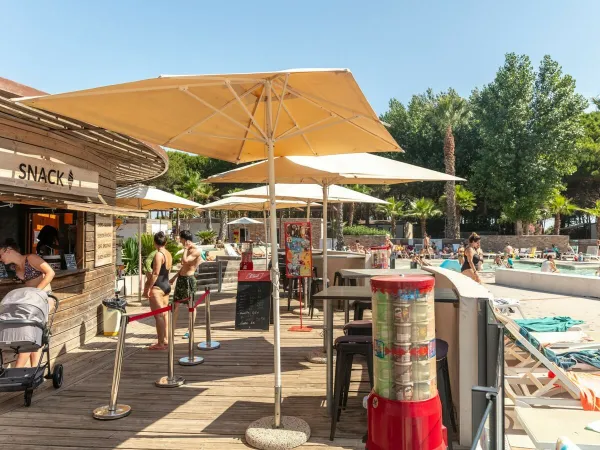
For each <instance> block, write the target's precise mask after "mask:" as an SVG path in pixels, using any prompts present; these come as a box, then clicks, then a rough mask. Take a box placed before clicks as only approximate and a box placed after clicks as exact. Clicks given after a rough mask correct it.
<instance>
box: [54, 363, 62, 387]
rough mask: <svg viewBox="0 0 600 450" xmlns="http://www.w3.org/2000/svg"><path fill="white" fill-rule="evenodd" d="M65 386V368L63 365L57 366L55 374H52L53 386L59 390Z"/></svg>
mask: <svg viewBox="0 0 600 450" xmlns="http://www.w3.org/2000/svg"><path fill="white" fill-rule="evenodd" d="M62 384H63V366H62V364H57V365H56V366H54V372H52V386H54V389H58V388H59V387H61V386H62Z"/></svg>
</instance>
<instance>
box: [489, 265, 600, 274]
mask: <svg viewBox="0 0 600 450" xmlns="http://www.w3.org/2000/svg"><path fill="white" fill-rule="evenodd" d="M556 266H557V268H558V270H559V271H560V273H565V274H568V275H583V276H587V277H593V276H596V271H597V270H598V266H588V267H574V266H573V265H568V264H561V263H560V262H557V264H556ZM497 267H498V266H496V264H494V263H493V262H487V261H486V262H484V263H483V271H482V272H488V273H489V272H495V271H496V269H497ZM514 268H515V269H518V270H528V271H530V272H540V271H541V270H542V263H541V262H539V263H538V262H526V263H525V262H520V261H514Z"/></svg>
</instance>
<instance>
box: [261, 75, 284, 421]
mask: <svg viewBox="0 0 600 450" xmlns="http://www.w3.org/2000/svg"><path fill="white" fill-rule="evenodd" d="M265 87H266V91H267V148H268V158H269V203H270V211H269V220H270V223H271V230H275V229H276V228H277V220H276V218H275V217H276V214H277V204H276V203H275V148H274V141H273V124H272V122H271V121H272V119H273V117H272V112H273V111H272V108H271V83H270V82H268V83H267V84H266V85H265ZM276 257H277V235H276V233H271V280H272V284H273V328H274V330H273V335H274V336H273V338H274V339H273V340H274V342H273V349H274V360H275V416H274V424H273V425H274V427H275V428H281V358H280V356H281V338H280V329H279V264H278V262H277V260H274V259H275V258H276Z"/></svg>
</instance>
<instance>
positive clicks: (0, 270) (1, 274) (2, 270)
mask: <svg viewBox="0 0 600 450" xmlns="http://www.w3.org/2000/svg"><path fill="white" fill-rule="evenodd" d="M0 278H8V273H7V272H6V267H4V264H2V263H0Z"/></svg>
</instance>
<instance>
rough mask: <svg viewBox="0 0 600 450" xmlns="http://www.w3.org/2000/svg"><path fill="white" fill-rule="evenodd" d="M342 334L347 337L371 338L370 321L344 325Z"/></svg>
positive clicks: (358, 321)
mask: <svg viewBox="0 0 600 450" xmlns="http://www.w3.org/2000/svg"><path fill="white" fill-rule="evenodd" d="M344 334H346V335H348V336H373V322H372V321H370V320H353V321H352V322H348V323H347V324H346V325H344Z"/></svg>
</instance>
